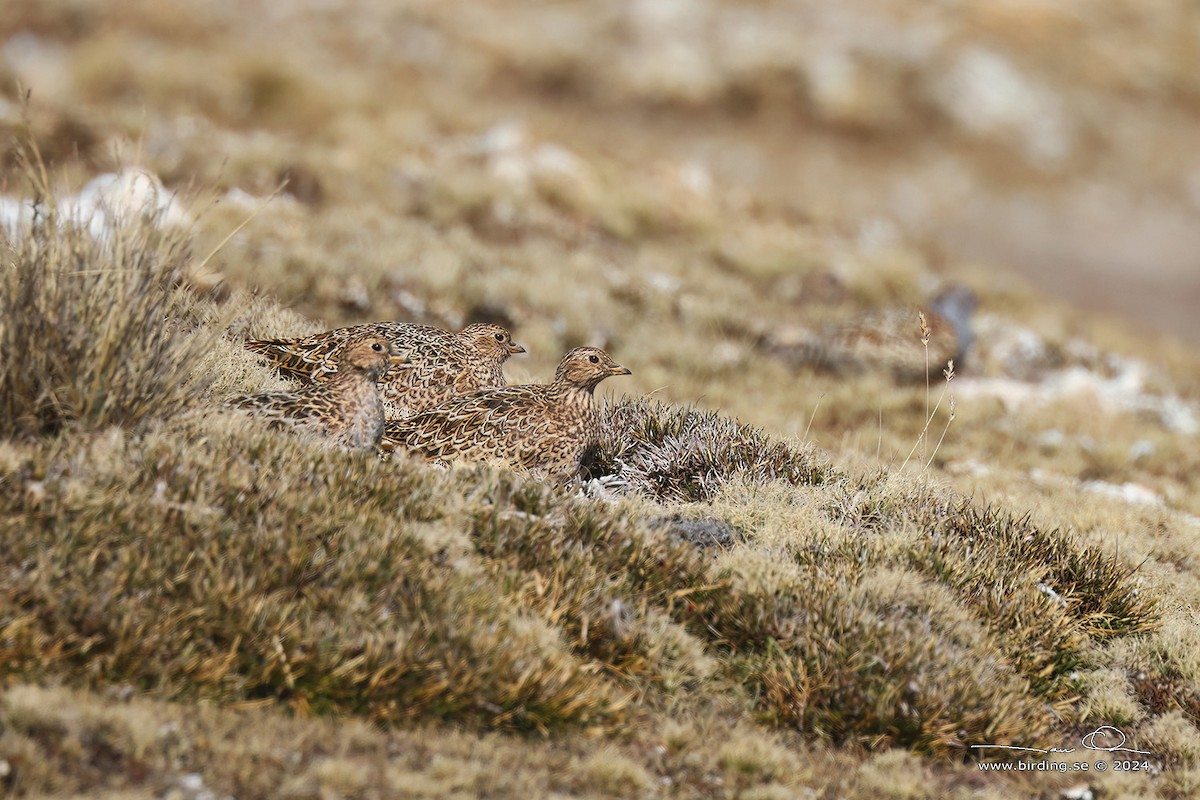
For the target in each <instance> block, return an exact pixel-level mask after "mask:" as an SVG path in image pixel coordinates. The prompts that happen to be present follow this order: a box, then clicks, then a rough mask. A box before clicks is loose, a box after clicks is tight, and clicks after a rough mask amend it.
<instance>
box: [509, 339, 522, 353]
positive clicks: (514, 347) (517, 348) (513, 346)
mask: <svg viewBox="0 0 1200 800" xmlns="http://www.w3.org/2000/svg"><path fill="white" fill-rule="evenodd" d="M508 352H510V353H524V352H525V348H524V347H521V345H519V344H517V343H516V342H509V345H508Z"/></svg>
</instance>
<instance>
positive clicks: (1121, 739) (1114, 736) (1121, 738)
mask: <svg viewBox="0 0 1200 800" xmlns="http://www.w3.org/2000/svg"><path fill="white" fill-rule="evenodd" d="M1109 742H1115V744H1108V743H1109ZM1079 743H1080V744H1081V745H1083V749H1084V750H1100V751H1102V752H1105V753H1137V754H1138V755H1143V756H1148V755H1151V753H1150V752H1149V751H1148V750H1134V749H1133V748H1132V747H1126V746H1125V734H1124V733H1122V732H1121V729H1120V728H1115V727H1113V726H1112V725H1101V726H1100V727H1099V728H1096V730H1094V731H1092V732H1091V733H1089V734H1087V735H1086V736H1084V737H1083V738H1082V739H1080V740H1079ZM984 748H993V749H996V750H1023V751H1025V752H1028V753H1040V754H1042V755H1049V754H1050V753H1074V752H1075V750H1076V749H1077V748H1074V747H1051V748H1050V749H1048V750H1042V749H1040V748H1037V747H1017V746H1016V745H1011V744H973V745H971V749H972V750H982V749H984Z"/></svg>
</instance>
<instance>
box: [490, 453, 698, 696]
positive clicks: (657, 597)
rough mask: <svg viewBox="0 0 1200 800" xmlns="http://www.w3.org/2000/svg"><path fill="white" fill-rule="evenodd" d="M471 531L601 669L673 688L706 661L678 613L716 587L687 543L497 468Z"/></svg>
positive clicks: (528, 600)
mask: <svg viewBox="0 0 1200 800" xmlns="http://www.w3.org/2000/svg"><path fill="white" fill-rule="evenodd" d="M472 538H473V539H474V541H475V545H476V547H477V548H478V550H479V552H480V553H481V554H482V555H484V556H485V557H486V558H488V559H489V560H490V561H491V564H492V566H493V568H494V569H497V570H498V571H500V572H501V575H500V578H499V580H500V581H501V582H503V583H504V584H507V585H510V586H512V587H513V591H514V594H515V595H516V596H517V597H519V598H521V603H522V604H523V605H527V606H528V607H529V608H531V609H533V610H534V611H535V612H536V613H538V614H539V615H540V616H542V617H544V618H546V619H548V620H550V621H552V622H553V623H554V624H555V625H557V626H558V627H559V628H560V629H561V630H562V632H563V635H564V638H565V641H566V643H567V644H568V646H570V647H571V648H572V649H573V650H574V651H575V652H577V653H578V654H580V655H582V656H585V657H587V658H590V659H594V660H595V662H596V663H597V665H599V666H600V667H601V668H602V669H604V670H605V671H607V672H611V673H612V674H615V675H619V676H621V677H622V678H624V679H630V680H635V681H637V682H639V683H650V684H653V685H656V686H658V687H660V688H662V689H666V690H668V691H671V690H674V689H675V688H678V687H679V686H681V685H686V684H691V683H695V682H696V681H697V680H699V679H701V678H704V677H706V676H707V675H708V674H709V672H710V671H711V670H712V663H711V658H710V657H709V655H708V654H707V652H706V651H705V648H704V645H703V639H702V638H697V637H696V636H695V635H693V634H692V633H689V632H688V631H687V630H686V629H685V628H684V627H683V625H682V624H681V623H682V622H684V621H686V615H681V614H680V613H679V611H680V609H681V608H682V607H684V606H691V604H692V603H693V601H694V600H695V599H698V598H703V597H705V596H706V595H707V594H708V593H711V592H712V591H714V590H717V589H718V588H719V587H716V586H710V585H708V582H707V578H706V571H705V568H704V562H703V559H702V558H701V556H700V555H699V554H698V553H697V552H696V551H695V549H694V548H692V547H689V546H688V545H686V544H682V543H679V542H677V541H674V540H672V539H671V538H670V537H668V536H666V535H660V534H656V533H653V532H650V531H647V530H646V529H645V527H644V526H642V525H640V524H639V523H638V522H636V521H634V520H632V519H629V518H627V517H625V516H623V515H614V514H612V513H611V511H610V509H608V508H607V507H605V506H595V505H591V504H586V503H579V502H575V501H563V500H562V499H561V498H556V497H555V495H554V494H553V493H551V492H550V491H549V490H548V489H546V488H545V487H543V486H540V485H538V484H534V483H521V482H519V481H518V479H516V478H515V477H514V476H512V475H510V474H500V475H498V476H497V477H496V482H495V483H494V484H493V486H492V488H491V489H490V490H489V492H488V493H487V502H486V504H485V505H484V506H482V507H481V508H480V510H479V511H478V513H477V514H476V516H475V519H474V523H473V526H472Z"/></svg>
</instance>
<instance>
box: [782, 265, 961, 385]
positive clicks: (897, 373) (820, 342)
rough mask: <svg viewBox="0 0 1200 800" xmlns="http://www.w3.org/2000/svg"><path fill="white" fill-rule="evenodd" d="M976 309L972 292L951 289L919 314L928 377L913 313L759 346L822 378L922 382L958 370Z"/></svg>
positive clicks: (865, 319) (878, 314)
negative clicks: (951, 367) (874, 375)
mask: <svg viewBox="0 0 1200 800" xmlns="http://www.w3.org/2000/svg"><path fill="white" fill-rule="evenodd" d="M976 305H977V300H976V297H975V294H974V292H972V291H971V290H970V289H968V288H966V287H963V286H953V287H950V288H948V289H946V290H945V291H943V292H941V293H940V294H939V295H938V296H937V297H935V298H934V300H933V303H932V306H931V308H930V309H929V310H928V311H925V312H923V313H924V317H925V323H926V329H927V330H928V336H929V363H928V372H926V362H925V348H924V345H923V344H922V337H923V336H924V331H923V329H922V324H921V315H920V314H918V312H917V310H916V309H912V310H901V309H888V310H885V311H875V312H871V313H868V314H864V315H862V316H861V317H859V318H858V319H855V320H852V321H847V322H843V323H840V324H835V325H831V326H828V327H826V328H824V329H822V330H819V331H810V330H793V331H784V332H776V333H773V334H771V335H770V336H768V337H767V339H766V341H765V343H764V344H765V347H766V349H767V350H768V351H770V352H771V353H774V354H775V355H776V356H778V357H779V358H781V359H783V360H784V361H787V362H789V363H792V364H797V365H803V366H808V367H811V368H814V369H819V370H823V371H826V372H832V373H836V374H852V373H861V372H885V373H890V374H891V375H892V376H893V377H894V378H895V379H897V380H900V381H908V380H924V379H925V376H926V375H927V374H928V375H938V374H940V373H941V371H942V370H944V369H945V368H946V363H947V362H948V361H950V360H951V359H953V360H954V364H955V367H956V368H959V369H961V367H962V361H963V358H964V357H965V356H966V354H967V350H968V349H969V348H970V347H971V345H972V343H973V342H974V341H975V334H974V332H973V331H972V330H971V315H972V314H973V313H974V311H975V307H976Z"/></svg>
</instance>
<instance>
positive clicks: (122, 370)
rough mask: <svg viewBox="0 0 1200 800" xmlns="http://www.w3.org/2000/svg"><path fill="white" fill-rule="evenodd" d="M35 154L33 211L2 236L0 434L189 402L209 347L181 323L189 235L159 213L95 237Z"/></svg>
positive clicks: (37, 431)
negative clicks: (66, 210) (67, 210)
mask: <svg viewBox="0 0 1200 800" xmlns="http://www.w3.org/2000/svg"><path fill="white" fill-rule="evenodd" d="M36 158H37V156H36V152H34V153H33V154H29V153H28V151H26V161H25V167H24V169H23V174H24V175H25V177H26V178H27V179H28V183H29V184H30V189H32V191H33V194H34V196H35V197H38V198H40V199H39V200H37V201H36V202H35V206H34V208H35V213H34V216H33V218H32V219H31V220H30V221H29V222H28V223H27V224H25V225H24V226H23V227H22V228H21V229H20V230H17V231H14V232H11V235H4V234H3V233H0V262H2V270H3V272H2V273H0V352H3V353H4V358H3V359H0V434H3V435H5V436H37V435H44V434H52V433H55V432H57V431H59V430H61V429H62V428H64V427H65V426H68V425H78V426H80V427H83V428H86V429H90V430H99V429H102V428H105V427H107V426H110V425H126V426H137V425H140V424H143V423H145V422H146V421H148V420H150V419H153V418H159V417H164V416H170V415H171V414H174V413H177V412H178V411H180V410H182V409H184V408H186V407H188V406H189V405H190V404H191V403H192V401H193V399H194V395H195V393H196V391H197V390H198V387H199V385H200V384H201V383H202V382H203V376H202V375H200V374H197V373H196V372H195V370H194V369H193V367H194V364H195V361H196V359H197V358H199V357H200V356H201V354H202V353H203V352H204V351H205V350H206V349H207V346H208V345H209V342H208V341H206V339H205V337H204V336H197V335H196V332H195V331H192V330H185V329H183V328H182V327H181V326H179V325H177V324H176V323H177V322H178V321H179V320H180V318H181V317H182V311H183V308H184V306H185V305H186V304H187V302H188V299H187V298H186V296H185V295H184V293H183V292H182V291H180V289H179V284H180V282H181V279H182V277H183V272H184V268H185V266H186V264H187V261H188V258H189V255H190V254H189V244H188V238H187V236H186V234H185V233H184V232H180V231H178V230H174V229H170V228H162V227H160V226H159V225H157V220H156V219H155V218H154V217H153V215H150V216H148V217H137V218H134V219H125V220H118V221H115V224H114V226H113V227H112V228H111V229H110V231H109V234H108V235H106V236H103V237H100V238H95V237H93V236H92V235H90V234H89V232H88V231H87V223H88V221H87V220H82V221H81V220H71V219H67V218H64V217H63V216H62V215H61V214H60V212H59V209H58V208H57V207H56V205H55V202H54V200H53V199H52V197H53V195H52V192H51V187H50V185H49V179H48V178H47V176H46V174H45V172H44V171H42V168H41V167H40V165H39V164H38V162H37V161H36ZM30 159H34V160H30ZM79 223H82V227H80V225H79Z"/></svg>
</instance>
